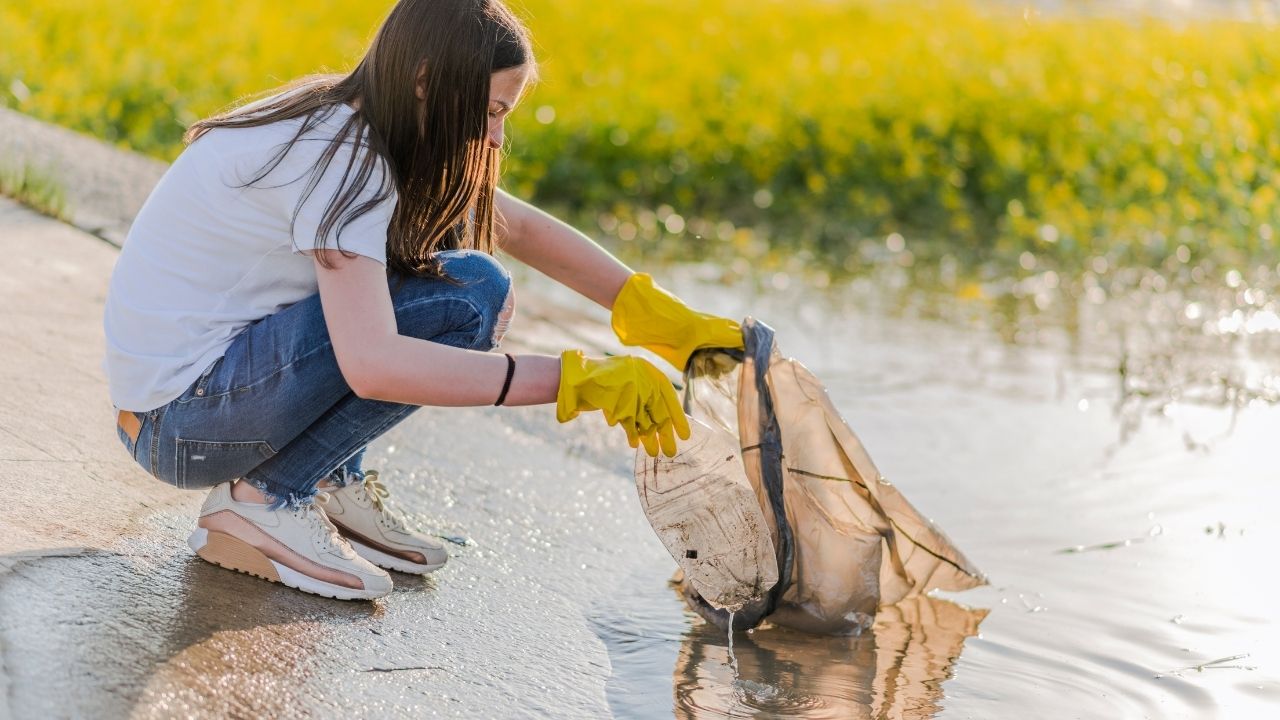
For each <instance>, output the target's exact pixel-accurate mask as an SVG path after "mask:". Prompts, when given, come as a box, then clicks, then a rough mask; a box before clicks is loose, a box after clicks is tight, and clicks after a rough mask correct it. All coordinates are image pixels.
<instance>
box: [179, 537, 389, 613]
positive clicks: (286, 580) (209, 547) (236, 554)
mask: <svg viewBox="0 0 1280 720" xmlns="http://www.w3.org/2000/svg"><path fill="white" fill-rule="evenodd" d="M187 545H189V546H191V549H192V550H194V551H195V553H196V555H199V556H200V558H201V559H203V560H205V561H207V562H211V563H213V564H214V565H218V566H219V567H224V568H226V569H228V570H235V571H236V572H242V573H244V574H246V575H252V576H254V577H258V578H262V579H263V580H267V581H270V582H278V583H280V584H281V585H286V586H288V587H291V588H293V589H295V590H301V591H302V592H305V593H311V594H312V595H320V596H323V597H327V598H333V599H335V600H373V599H374V598H380V597H383V596H384V595H387V594H388V593H390V592H391V591H390V590H387V591H386V592H370V591H368V590H357V589H355V588H349V587H343V586H341V585H334V584H332V583H327V582H325V581H323V580H317V579H315V578H313V577H311V576H310V575H304V574H303V573H300V572H298V571H297V570H294V569H293V568H291V567H288V566H286V565H281V564H280V563H277V562H275V561H274V560H272V559H271V558H269V557H267V556H266V555H263V554H262V553H261V552H260V551H259V550H258V549H257V548H255V547H254V546H252V545H250V544H248V543H246V542H244V541H242V540H239V539H237V538H234V537H232V536H230V535H227V534H226V533H220V532H216V531H209V530H206V529H205V528H201V527H198V528H196V529H195V532H193V533H191V537H189V538H187Z"/></svg>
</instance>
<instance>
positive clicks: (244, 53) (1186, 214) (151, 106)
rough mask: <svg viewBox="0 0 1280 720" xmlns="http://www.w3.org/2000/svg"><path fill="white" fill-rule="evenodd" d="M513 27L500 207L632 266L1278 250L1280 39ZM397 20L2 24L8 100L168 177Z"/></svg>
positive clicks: (141, 19)
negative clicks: (508, 197) (162, 168)
mask: <svg viewBox="0 0 1280 720" xmlns="http://www.w3.org/2000/svg"><path fill="white" fill-rule="evenodd" d="M513 5H514V6H515V7H516V8H517V10H518V11H519V12H520V13H521V14H522V15H523V16H524V17H526V18H527V19H528V20H529V22H530V24H531V26H532V28H533V31H534V36H535V41H536V43H537V48H538V52H539V57H540V60H541V63H542V77H543V80H542V82H541V83H540V84H539V85H538V86H537V87H536V88H535V89H534V91H533V93H532V94H531V95H530V97H529V98H528V100H527V101H526V103H525V105H524V106H523V107H522V108H520V109H518V110H517V114H516V116H515V118H514V121H513V122H514V127H513V128H512V130H511V133H510V135H511V137H512V151H511V156H510V158H509V161H508V164H507V172H506V184H507V185H508V186H509V187H511V188H512V189H514V190H515V191H517V192H519V193H521V194H524V195H527V196H530V197H533V198H535V199H537V200H538V201H540V202H543V203H546V204H548V205H550V206H552V207H554V208H558V209H560V210H562V211H566V212H569V213H570V214H572V215H573V216H574V217H577V218H579V219H581V218H590V219H592V220H593V221H596V222H597V223H598V225H599V229H600V230H601V231H602V232H604V233H606V234H609V235H613V236H616V237H618V238H620V239H621V240H623V241H631V242H633V243H636V244H638V245H641V246H643V247H648V248H659V247H660V248H665V249H671V248H677V249H678V250H679V251H681V252H687V253H689V254H693V255H696V254H700V253H704V252H714V251H715V248H716V247H717V245H721V244H725V243H727V244H728V246H730V247H732V248H733V249H734V252H735V253H738V254H741V253H748V254H751V253H755V254H766V255H767V254H769V253H770V252H774V253H777V252H788V251H790V250H792V249H794V248H798V247H803V248H807V249H809V250H811V251H813V252H815V253H817V255H819V256H820V257H823V258H827V259H829V260H832V261H834V262H836V263H837V264H845V265H847V266H850V267H851V266H852V265H851V263H853V262H854V261H853V260H852V258H853V255H852V254H851V253H850V248H852V247H854V244H855V243H856V242H858V241H859V240H861V239H863V238H869V237H870V238H882V237H883V236H885V235H887V234H889V233H892V232H899V233H901V234H902V235H903V236H905V238H906V242H907V244H908V246H909V247H913V248H923V247H930V246H937V247H940V248H943V249H942V250H940V251H939V252H948V253H954V254H956V255H958V256H961V257H964V258H977V259H989V258H993V257H996V258H999V257H1017V256H1018V254H1019V253H1021V252H1022V251H1023V250H1026V249H1031V250H1033V251H1034V252H1036V253H1037V254H1039V255H1043V256H1045V257H1048V258H1054V259H1056V262H1058V263H1059V264H1061V265H1063V266H1068V267H1069V266H1073V265H1076V264H1078V263H1079V262H1080V261H1081V260H1082V259H1083V258H1086V257H1090V256H1093V255H1097V254H1107V255H1110V256H1112V257H1114V258H1115V259H1116V260H1117V261H1127V262H1139V263H1144V264H1145V263H1151V262H1157V261H1160V260H1162V259H1164V258H1165V257H1168V256H1171V255H1173V254H1174V253H1176V252H1177V251H1178V248H1179V246H1183V245H1185V246H1186V247H1187V251H1189V252H1190V253H1191V255H1192V256H1200V255H1203V254H1207V253H1213V254H1216V255H1218V256H1220V257H1225V258H1227V259H1229V260H1239V259H1243V258H1247V257H1257V256H1263V255H1266V254H1267V253H1270V252H1272V251H1274V248H1275V243H1276V234H1277V231H1280V195H1277V190H1276V181H1277V179H1278V176H1277V168H1278V167H1280V129H1278V127H1280V126H1278V124H1277V118H1278V117H1280V86H1277V83H1276V80H1275V78H1276V76H1277V75H1276V71H1277V69H1278V66H1280V44H1277V43H1276V42H1275V41H1274V36H1275V28H1273V27H1268V26H1265V25H1262V24H1247V23H1240V22H1232V21H1227V20H1215V21H1205V22H1198V23H1192V24H1187V25H1177V24H1173V23H1168V22H1164V21H1160V20H1155V19H1144V18H1133V17H1117V18H1105V19H1084V18H1076V17H1069V16H1045V15H1039V14H1036V13H1033V12H1025V13H1024V12H1009V11H996V10H990V9H989V10H983V9H982V7H980V6H979V5H976V4H974V3H971V2H963V1H960V0H898V1H897V2H873V1H871V0H786V1H783V0H702V1H700V2H683V3H676V2H670V0H614V1H613V2H598V1H595V0H521V2H516V3H513ZM387 7H389V3H386V2H382V3H378V2H374V3H369V2H357V1H356V0H326V1H324V2H317V1H316V0H311V1H309V2H303V1H302V0H205V1H204V2H200V3H179V2H172V1H169V0H147V1H146V2H144V1H143V0H118V1H116V2H104V1H94V0H40V2H22V3H15V2H4V3H2V4H0V48H2V50H0V97H3V98H4V103H5V104H6V105H8V106H9V107H14V108H17V109H19V110H21V111H23V112H26V113H29V114H32V115H35V116H37V117H41V118H45V119H49V120H52V121H54V122H58V123H61V124H64V125H67V126H69V127H73V128H76V129H79V130H83V131H85V132H89V133H92V134H95V135H98V136H100V137H103V138H107V139H110V140H112V141H115V142H118V143H121V144H123V145H126V146H128V147H132V148H136V149H138V150H140V151H142V152H146V153H149V154H152V155H156V156H159V157H163V158H172V157H173V156H175V155H176V154H177V153H178V152H179V151H180V150H181V144H180V138H181V135H182V131H183V129H184V127H185V126H186V125H187V124H188V123H190V122H192V121H193V120H195V119H197V118H199V117H201V116H203V115H206V114H209V113H212V112H214V111H216V110H218V109H220V108H222V107H224V106H226V105H228V104H229V103H231V102H233V101H235V100H236V99H238V98H243V97H246V96H249V95H252V94H254V93H258V92H261V91H264V90H266V89H269V88H271V87H273V86H275V85H278V84H280V83H282V82H283V81H285V80H287V79H290V78H293V77H295V76H297V75H301V74H306V73H311V72H317V71H322V70H330V71H341V70H344V69H346V68H349V67H350V66H351V65H352V63H353V62H354V60H355V59H356V58H357V57H358V56H359V54H360V52H361V50H362V47H363V45H364V43H365V42H366V40H367V39H368V37H369V35H370V34H371V32H372V30H373V28H374V27H375V26H376V24H377V22H378V21H379V19H380V17H381V15H382V14H383V13H384V12H385V10H386V8H387ZM1002 7H1004V6H1002ZM763 238H767V239H768V243H765V242H764V241H763ZM1187 251H1183V253H1186V252H1187Z"/></svg>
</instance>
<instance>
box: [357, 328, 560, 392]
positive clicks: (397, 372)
mask: <svg viewBox="0 0 1280 720" xmlns="http://www.w3.org/2000/svg"><path fill="white" fill-rule="evenodd" d="M380 345H382V347H380V348H379V349H378V352H377V355H378V357H379V358H380V361H379V372H378V374H377V378H378V380H377V384H376V385H374V386H371V387H366V388H360V390H359V391H358V392H359V394H360V396H361V397H365V398H369V399H372V400H384V401H387V402H396V403H402V404H405V405H440V406H452V407H463V406H476V405H492V404H493V403H494V401H495V400H497V399H498V393H499V392H501V390H502V383H503V380H505V379H506V377H507V358H506V357H505V356H503V355H502V354H501V353H488V352H480V351H479V350H463V349H460V348H455V347H450V346H448V345H442V344H440V343H434V342H431V341H429V340H420V339H418V338H414V337H408V336H405V335H395V336H393V337H390V338H387V339H386V340H385V341H382V343H380ZM515 359H516V369H515V374H514V375H513V376H512V378H511V389H510V390H508V391H507V397H506V399H505V400H504V401H503V403H502V404H503V405H511V406H515V405H539V404H543V403H552V402H555V401H556V393H557V390H558V389H559V387H560V358H558V357H555V356H551V355H517V356H515Z"/></svg>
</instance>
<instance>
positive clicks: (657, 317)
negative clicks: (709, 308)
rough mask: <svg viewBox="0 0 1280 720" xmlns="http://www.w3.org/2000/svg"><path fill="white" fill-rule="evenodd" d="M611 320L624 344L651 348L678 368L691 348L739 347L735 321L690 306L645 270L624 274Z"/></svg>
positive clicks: (690, 353) (740, 344) (687, 361)
mask: <svg viewBox="0 0 1280 720" xmlns="http://www.w3.org/2000/svg"><path fill="white" fill-rule="evenodd" d="M611 324H612V325H613V331H614V332H615V333H617V334H618V339H619V340H621V341H622V344H623V345H639V346H641V347H644V348H647V349H649V350H652V351H653V352H654V353H656V354H658V355H660V356H661V357H662V359H664V360H666V361H667V362H669V363H671V364H672V365H674V366H675V368H676V369H677V370H680V371H681V372H683V371H684V369H685V366H686V365H688V364H689V356H690V355H692V354H693V351H694V350H697V349H699V348H706V347H723V348H741V347H742V327H741V326H740V325H738V323H737V322H735V321H733V320H729V319H728V318H722V317H716V316H715V315H708V314H706V313H701V312H698V311H696V310H694V309H693V308H690V307H689V306H688V305H685V304H684V302H683V301H681V300H680V298H678V297H676V296H675V295H672V294H671V293H669V292H667V291H666V290H663V289H662V288H660V287H658V286H657V285H656V284H654V282H653V278H651V277H649V276H648V275H647V274H645V273H636V274H635V275H632V276H631V277H630V278H627V282H626V284H625V285H623V286H622V290H621V291H620V292H619V293H618V297H617V298H616V299H615V300H614V301H613V317H612V323H611Z"/></svg>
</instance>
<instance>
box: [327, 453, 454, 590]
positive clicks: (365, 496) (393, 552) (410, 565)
mask: <svg viewBox="0 0 1280 720" xmlns="http://www.w3.org/2000/svg"><path fill="white" fill-rule="evenodd" d="M389 494H390V493H388V492H387V488H386V486H385V485H383V484H382V483H381V482H380V481H379V480H378V471H377V470H365V471H364V481H363V482H361V481H354V482H352V483H350V484H348V485H347V486H346V487H343V488H341V489H338V490H332V491H330V492H329V497H328V498H327V499H326V500H325V503H324V513H325V515H327V516H329V520H330V521H331V522H333V524H334V525H335V526H337V528H338V532H340V533H342V536H343V537H345V538H346V539H347V541H348V542H350V543H351V547H353V548H355V550H356V552H357V553H359V554H360V556H361V557H363V558H365V559H366V560H368V561H369V562H371V563H373V564H374V565H379V566H381V567H384V568H387V569H389V570H399V571H400V572H403V573H414V574H417V575H425V574H426V573H429V572H431V571H433V570H438V569H440V568H441V567H443V566H444V564H445V563H446V562H448V561H449V553H448V552H446V551H445V549H444V544H443V543H441V542H440V541H439V540H436V539H435V538H433V537H431V536H429V535H424V534H423V533H420V532H417V531H415V530H411V529H409V528H408V527H406V526H405V524H404V519H403V518H402V517H400V515H399V514H398V513H396V512H394V511H392V510H391V509H390V508H388V507H387V506H386V504H385V500H386V499H387V496H388V495H389Z"/></svg>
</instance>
